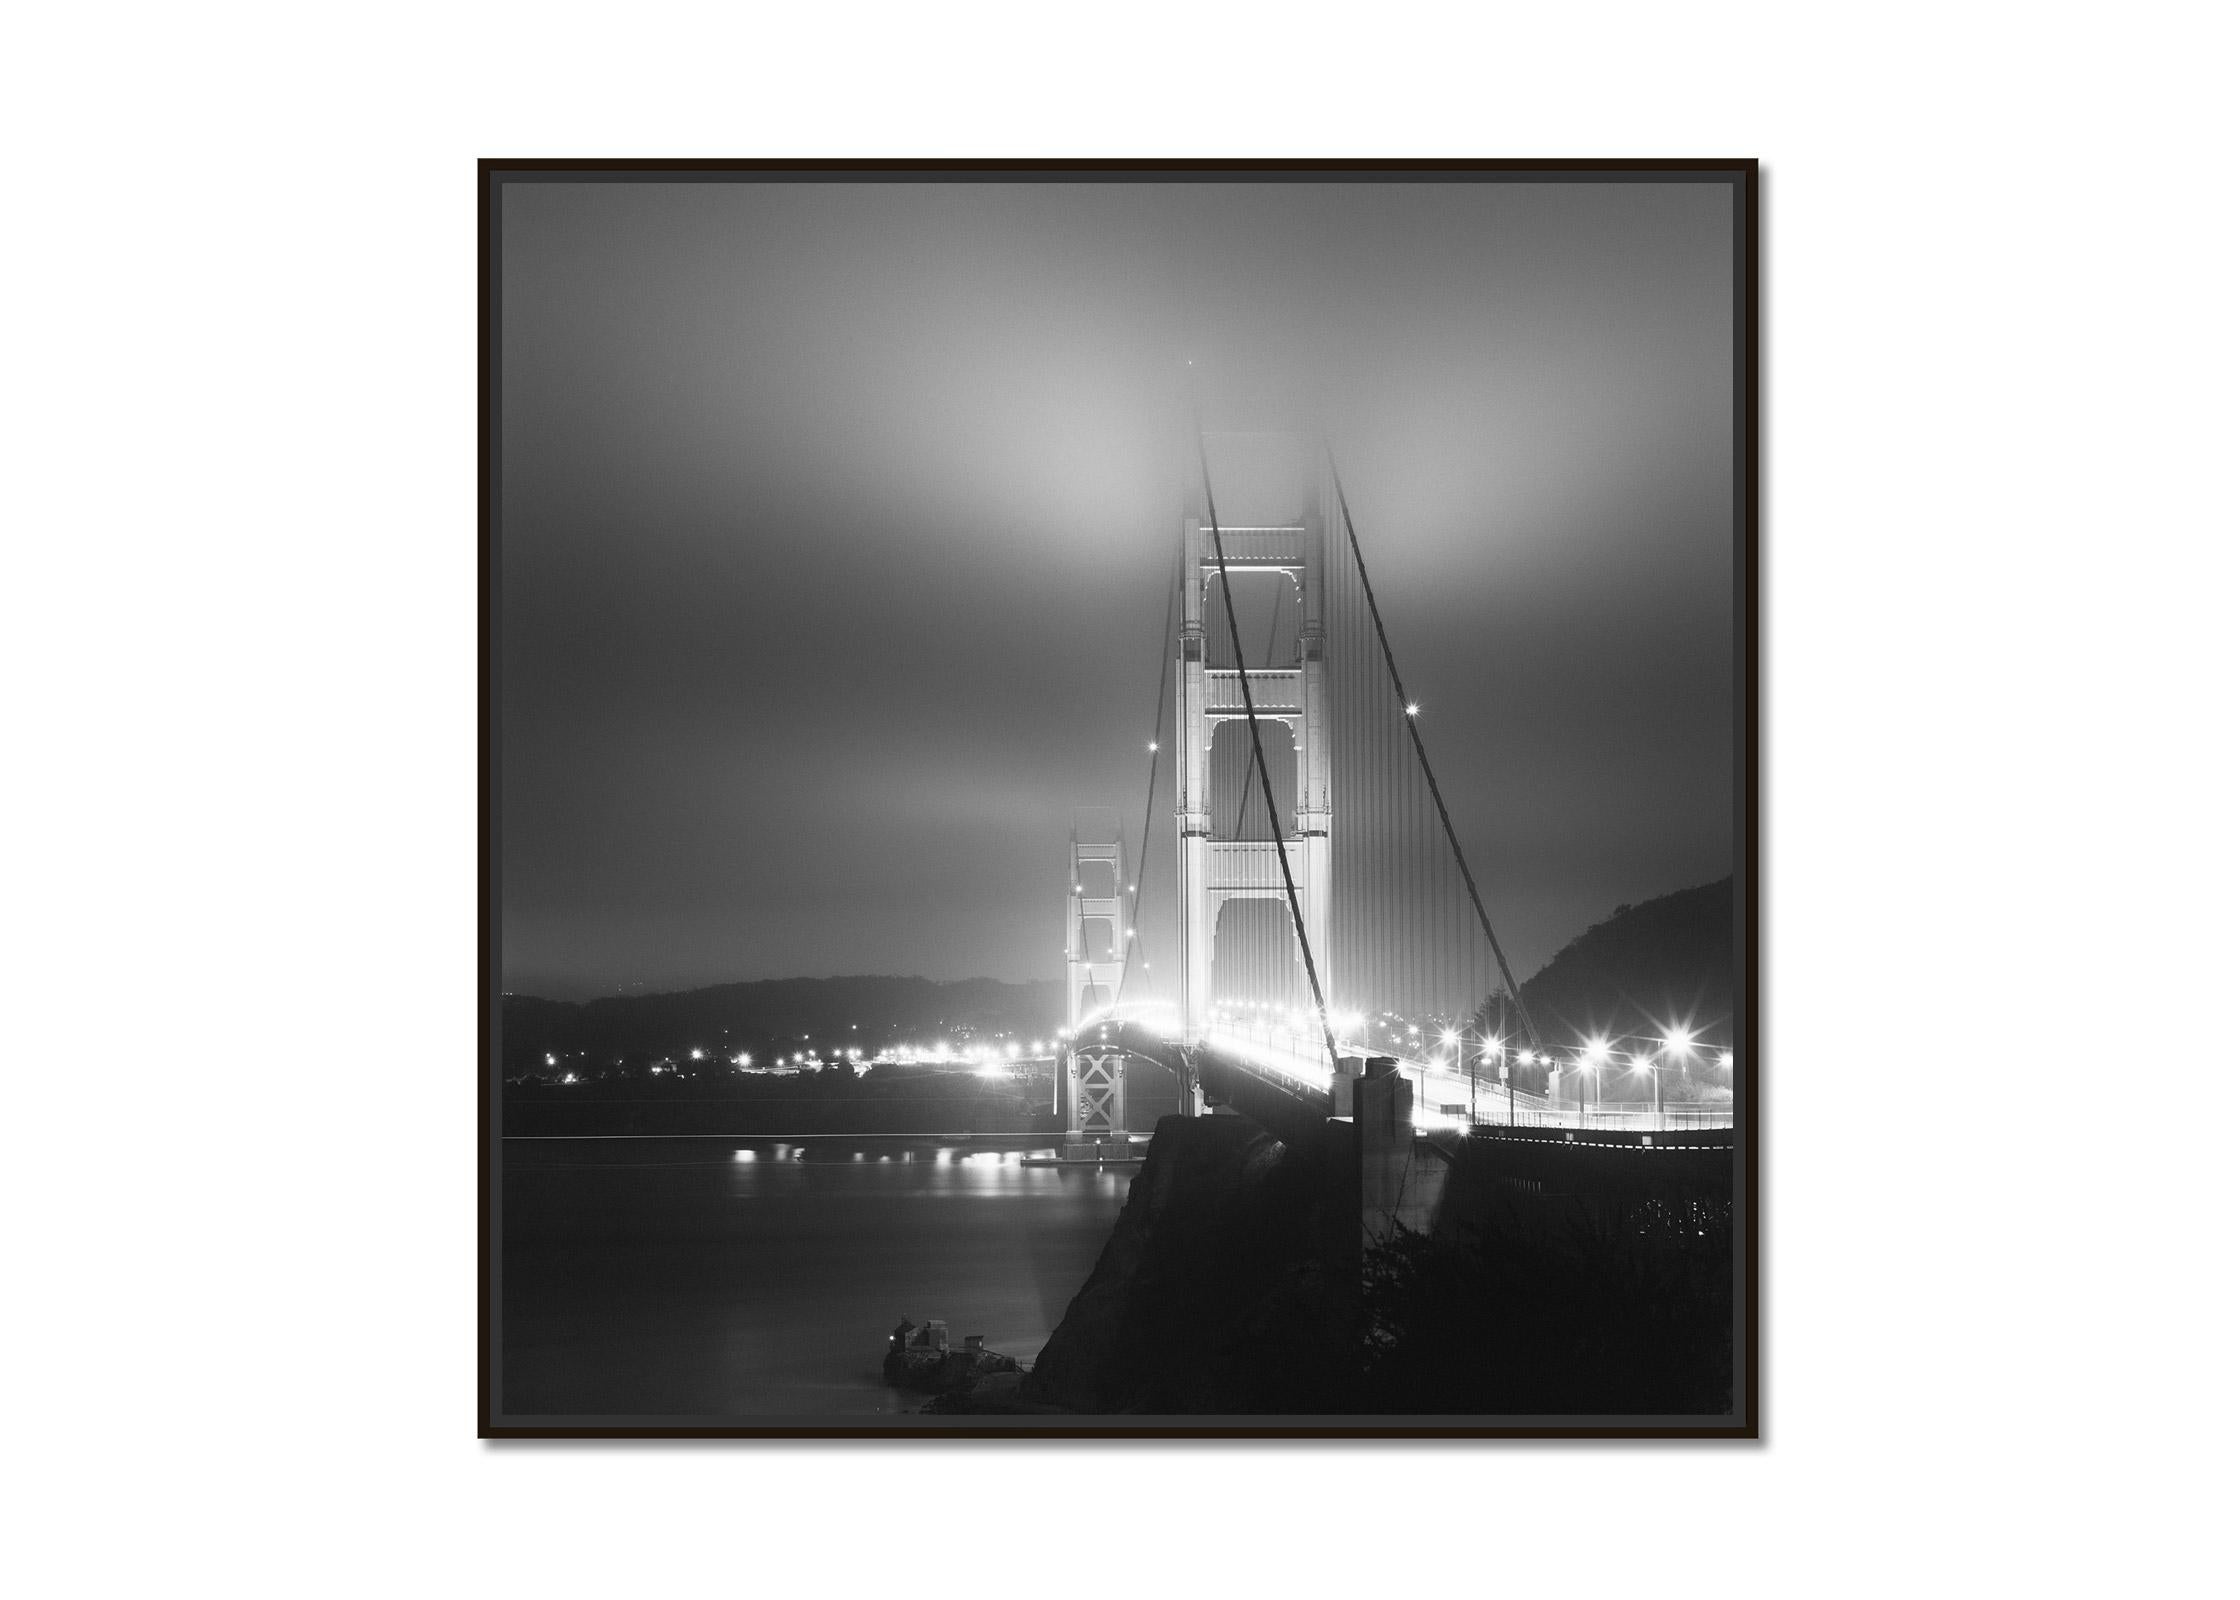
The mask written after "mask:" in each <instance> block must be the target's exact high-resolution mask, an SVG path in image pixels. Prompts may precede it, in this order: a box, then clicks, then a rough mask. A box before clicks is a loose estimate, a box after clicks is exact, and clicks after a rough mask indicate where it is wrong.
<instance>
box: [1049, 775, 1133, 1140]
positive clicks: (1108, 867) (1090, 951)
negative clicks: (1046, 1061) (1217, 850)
mask: <svg viewBox="0 0 2240 1600" xmlns="http://www.w3.org/2000/svg"><path fill="white" fill-rule="evenodd" d="M1082 827H1083V818H1082V817H1081V816H1079V815H1077V816H1076V817H1075V819H1074V828H1073V838H1072V842H1071V845H1070V847H1069V855H1068V858H1067V862H1066V1049H1065V1055H1064V1063H1063V1070H1062V1071H1061V1072H1059V1073H1058V1074H1057V1076H1056V1083H1055V1093H1056V1098H1057V1101H1058V1104H1057V1105H1056V1106H1055V1107H1054V1108H1053V1109H1055V1110H1056V1111H1057V1112H1058V1113H1059V1114H1060V1115H1061V1116H1063V1117H1064V1118H1065V1119H1066V1133H1067V1136H1068V1138H1069V1139H1071V1140H1074V1141H1089V1142H1095V1141H1101V1140H1107V1139H1123V1138H1125V1137H1126V1136H1127V1131H1128V1078H1127V1066H1126V1062H1125V1058H1124V1057H1123V1056H1122V1054H1121V1053H1120V1052H1119V1051H1118V1050H1110V1049H1103V1048H1100V1047H1099V1041H1098V1040H1097V1039H1096V1037H1095V1032H1096V1030H1095V1026H1094V1023H1095V1019H1096V1017H1097V1016H1098V1015H1099V1014H1101V1013H1102V1012H1105V1011H1107V1010H1109V1008H1110V1007H1111V1006H1112V1004H1113V1002H1114V1001H1115V1000H1116V999H1117V998H1118V996H1119V993H1120V978H1121V974H1122V973H1123V972H1125V971H1126V969H1127V960H1128V948H1129V942H1128V941H1129V934H1128V929H1127V926H1126V924H1125V920H1124V916H1125V913H1124V907H1125V904H1126V902H1125V899H1124V891H1125V890H1126V888H1127V873H1128V853H1127V848H1126V846H1125V845H1124V844H1123V843H1122V842H1121V839H1120V834H1119V828H1118V825H1117V823H1115V824H1114V826H1113V828H1112V830H1111V837H1110V839H1109V840H1108V839H1105V838H1103V837H1101V836H1099V837H1094V838H1090V839H1086V840H1085V839H1083V837H1082ZM1100 934H1101V935H1103V937H1102V938H1099V937H1098V935H1100ZM1084 1023H1088V1024H1089V1026H1088V1027H1086V1028H1085V1027H1084Z"/></svg>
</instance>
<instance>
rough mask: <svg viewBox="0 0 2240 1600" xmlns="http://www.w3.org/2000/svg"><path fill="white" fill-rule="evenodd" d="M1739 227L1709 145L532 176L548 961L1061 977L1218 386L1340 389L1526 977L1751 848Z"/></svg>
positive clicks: (1312, 391)
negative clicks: (1517, 158)
mask: <svg viewBox="0 0 2240 1600" xmlns="http://www.w3.org/2000/svg"><path fill="white" fill-rule="evenodd" d="M1732 231H1733V211H1732V207H1731V201H1730V194H1729V191H1728V189H1727V188H1725V187H1724V186H1722V185H1715V184H1612V183H1586V182H1578V183H1562V184H1548V183H1503V184H1480V183H1435V184H1399V183H1361V184H1339V185H1322V184H1299V183H1266V184H1245V185H1229V184H1203V183H1154V184H1142V185H1138V184H1109V183H1087V184H1045V183H1035V184H1004V183H975V184H944V183H923V184H869V183H866V184H835V183H822V182H820V183H804V184H769V183H752V184H730V183H677V184H671V183H613V184H578V183H516V184H511V185H508V186H507V187H506V188H505V190H504V191H503V196H502V200H501V214H500V240H501V243H500V268H501V278H500V284H501V289H500V337H501V366H500V373H501V386H500V394H499V400H500V415H501V426H502V439H501V452H500V462H499V465H500V494H501V503H502V518H501V525H500V540H501V563H502V571H501V577H500V583H499V596H500V605H501V621H500V658H499V659H500V729H499V750H500V760H501V773H502V775H501V783H500V804H501V830H502V845H501V871H502V879H503V881H502V891H501V892H502V906H503V963H504V977H505V985H506V987H507V988H509V989H514V990H521V991H528V992H539V993H546V994H554V995H571V996H573V995H583V994H590V993H597V992H602V991H609V990H612V989H614V988H616V987H618V986H627V985H632V984H644V985H645V986H646V987H648V988H671V987H683V986H687V985H691V984H698V983H707V982H721V981H729V980H734V979H751V978H767V977H787V976H797V975H810V976H820V975H838V974H845V973H866V972H876V973H905V974H911V973H914V974H922V975H924V976H927V977H932V978H957V977H966V976H974V975H986V976H993V977H999V978H1004V979H1011V980H1018V979H1026V978H1056V977H1058V976H1060V975H1061V971H1062V962H1061V960H1060V957H1059V953H1058V951H1059V941H1060V926H1061V920H1062V918H1061V912H1062V894H1063V887H1064V884H1063V875H1062V866H1061V863H1062V859H1063V849H1064V840H1065V837H1066V833H1067V827H1068V821H1069V816H1070V812H1071V809H1072V808H1073V807H1075V806H1081V805H1097V806H1108V807H1115V808H1118V809H1120V810H1122V812H1123V813H1124V814H1125V815H1127V816H1129V817H1130V818H1131V819H1138V820H1137V821H1131V824H1130V828H1131V832H1132V830H1133V828H1134V827H1135V826H1137V825H1139V820H1140V817H1141V808H1142V797H1143V793H1144V786H1145V771H1144V766H1143V762H1144V760H1145V757H1144V753H1143V744H1144V739H1145V734H1146V728H1147V724H1148V721H1149V717H1150V713H1151V708H1152V704H1153V699H1154V694H1155V691H1156V688H1157V684H1158V675H1159V670H1160V650H1161V644H1160V637H1159V636H1160V630H1161V622H1162V618H1163V617H1164V615H1165V611H1166V584H1167V581H1168V576H1169V573H1170V572H1171V569H1172V565H1173V562H1174V551H1175V541H1176V539H1177V537H1178V533H1179V527H1180V519H1181V517H1182V516H1183V514H1184V513H1185V511H1186V510H1187V509H1189V504H1188V502H1187V500H1186V496H1187V494H1188V493H1189V489H1188V484H1189V482H1190V480H1189V479H1188V477H1187V475H1186V468H1187V467H1188V466H1189V462H1188V457H1187V454H1186V450H1185V443H1186V440H1187V431H1186V430H1187V427H1188V423H1187V418H1188V400H1187V395H1188V392H1189V389H1190V387H1191V384H1192V379H1193V376H1194V378H1195V384H1196V387H1197V388H1198V390H1199V391H1200V393H1201V395H1202V399H1203V404H1204V408H1205V414H1206V421H1207V425H1208V426H1209V427H1212V428H1257V427H1290V426H1312V427H1316V428H1320V429H1323V430H1326V432H1327V435H1328V437H1329V439H1330V441H1331V444H1332V447H1333V449H1334V452H1335V454H1336V456H1337V459H1338V461H1339V465H1340V467H1341V470H1342V471H1343V472H1344V474H1345V479H1346V487H1347V491H1348V494H1349V496H1350V498H1351V500H1352V502H1353V507H1354V512H1355V516H1356V519H1357V521H1358V524H1359V527H1360V532H1361V537H1362V541H1363V545H1364V548H1365V552H1366V555H1367V558H1368V560H1369V563H1370V566H1371V575H1372V578H1373V579H1374V581H1375V583H1376V585H1377V591H1378V598H1379V600H1380V601H1381V602H1382V604H1383V606H1384V608H1385V613H1386V619H1387V622H1388V623H1389V624H1390V626H1391V628H1392V631H1393V636H1394V645H1395V648H1396V650H1397V651H1398V654H1399V658H1400V665H1401V668H1402V670H1403V672H1404V673H1405V674H1406V675H1407V678H1408V681H1409V686H1410V690H1411V692H1412V693H1414V694H1416V696H1417V698H1419V699H1420V700H1421V701H1422V702H1423V703H1424V706H1425V718H1424V724H1423V726H1424V732H1425V736H1426V739H1427V741H1428V743H1429V746H1430V750H1431V755H1432V758H1433V760H1434V762H1435V763H1437V765H1438V767H1439V771H1440V781H1441V783H1442V785H1443V786H1444V787H1445V789H1446V791H1447V794H1448V798H1449V801H1450V804H1452V805H1453V807H1454V810H1455V812H1456V821H1457V823H1458V825H1459V826H1460V827H1461V829H1462V831H1463V833H1464V836H1465V843H1466V846H1467V847H1468V849H1469V852H1470V855H1471V858H1472V865H1473V867H1474V869H1475V870H1476V872H1477V875H1478V877H1479V879H1480V881H1481V884H1483V885H1484V886H1485V887H1486V889H1487V892H1488V898H1489V901H1490V902H1491V909H1492V912H1493V915H1494V918H1495V921H1496V926H1497V929H1498V930H1499V931H1500V933H1501V934H1502V937H1503V939H1504V941H1505V943H1507V944H1508V946H1509V948H1510V953H1511V956H1512V959H1513V961H1514V962H1515V964H1516V966H1517V970H1518V976H1519V977H1520V978H1522V977H1524V976H1526V975H1527V974H1529V973H1530V972H1532V971H1534V970H1537V968H1538V967H1539V966H1540V965H1541V964H1542V963H1543V962H1544V961H1545V960H1546V959H1547V958H1548V957H1549V956H1550V955H1552V954H1553V953H1554V952H1555V951H1556V949H1557V948H1559V947H1560V946H1561V945H1562V944H1563V943H1564V942H1565V941H1567V940H1568V939H1570V938H1571V937H1573V936H1574V935H1576V934H1577V933H1578V932H1579V931H1581V930H1582V929H1583V928H1584V927H1585V926H1587V925H1588V924H1589V923H1591V922H1593V921H1594V920H1596V919H1598V918H1599V917H1601V916H1604V915H1607V914H1608V912H1609V911H1610V910H1611V909H1612V907H1613V906H1615V905H1616V904H1618V903H1620V902H1622V901H1631V900H1640V899H1644V898H1647V897H1649V896H1652V895H1656V894H1659V893H1664V892H1667V891H1670V890H1673V889H1679V888H1683V887H1687V886H1689V885H1693V884H1697V883H1702V882H1705V881H1707V880H1709V879H1712V878H1716V877H1719V876H1721V875H1723V874H1725V873H1727V872H1729V871H1731V870H1732V864H1733V839H1734V820H1733V799H1734V792H1733V778H1732V769H1733V761H1734V751H1735V741H1736V736H1737V730H1736V728H1735V727H1734V723H1733V711H1732V700H1733V692H1734V676H1733V674H1734V669H1735V658H1734V639H1733V629H1734V616H1733V598H1732V597H1733V583H1734V577H1733V559H1734V547H1733V512H1734V499H1733V495H1734V488H1733V473H1734V465H1733V455H1734V450H1733V445H1734V440H1733V423H1732V415H1733V403H1734V354H1733V342H1734V341H1733V332H1734V329H1733V317H1732V297H1733V251H1732ZM1185 363H1194V365H1193V366H1188V367H1186V365H1185ZM1223 515H1224V518H1225V519H1229V520H1234V519H1235V518H1236V515H1237V513H1234V512H1232V511H1231V510H1230V509H1229V508H1228V507H1226V506H1225V507H1224V508H1223ZM1158 804H1159V806H1160V808H1161V809H1160V816H1159V818H1158V821H1157V823H1156V824H1155V826H1156V827H1158V828H1161V829H1164V830H1166V831H1168V832H1171V830H1172V826H1173V824H1172V818H1171V810H1172V805H1173V793H1172V788H1171V783H1169V784H1163V785H1162V790H1161V793H1160V796H1159V802H1158ZM1334 825H1336V826H1341V827H1342V826H1343V821H1342V819H1338V820H1337V822H1336V823H1335V824H1334Z"/></svg>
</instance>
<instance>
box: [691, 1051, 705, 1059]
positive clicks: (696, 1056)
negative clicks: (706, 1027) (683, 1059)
mask: <svg viewBox="0 0 2240 1600" xmlns="http://www.w3.org/2000/svg"><path fill="white" fill-rule="evenodd" d="M707 1053H708V1052H707V1051H705V1050H695V1051H693V1052H692V1059H693V1060H695V1061H698V1060H701V1059H702V1058H703V1057H705V1056H706V1055H707Z"/></svg>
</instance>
